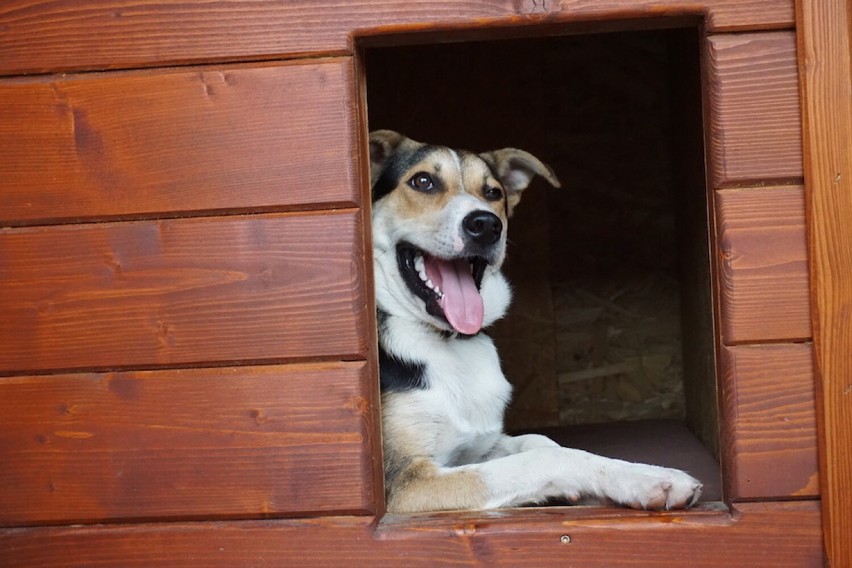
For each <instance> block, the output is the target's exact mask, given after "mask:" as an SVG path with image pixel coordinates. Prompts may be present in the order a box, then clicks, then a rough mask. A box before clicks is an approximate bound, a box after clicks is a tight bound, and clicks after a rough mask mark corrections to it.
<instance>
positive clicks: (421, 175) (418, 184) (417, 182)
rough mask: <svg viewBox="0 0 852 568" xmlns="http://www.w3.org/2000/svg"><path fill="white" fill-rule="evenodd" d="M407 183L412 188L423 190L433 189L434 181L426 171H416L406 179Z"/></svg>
mask: <svg viewBox="0 0 852 568" xmlns="http://www.w3.org/2000/svg"><path fill="white" fill-rule="evenodd" d="M408 185H409V186H411V188H412V189H416V190H417V191H423V192H429V191H434V189H435V181H434V180H433V179H432V176H431V175H429V174H427V173H426V172H417V173H416V174H414V176H413V177H412V178H411V179H410V180H408Z"/></svg>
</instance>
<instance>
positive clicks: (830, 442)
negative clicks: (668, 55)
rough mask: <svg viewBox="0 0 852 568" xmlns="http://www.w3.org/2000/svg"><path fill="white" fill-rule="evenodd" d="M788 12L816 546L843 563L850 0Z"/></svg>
mask: <svg viewBox="0 0 852 568" xmlns="http://www.w3.org/2000/svg"><path fill="white" fill-rule="evenodd" d="M796 15H797V29H798V51H799V69H800V77H801V79H800V80H801V93H802V107H803V108H802V110H803V118H804V161H805V191H806V206H807V208H808V227H809V235H808V236H809V252H810V258H811V282H812V298H813V305H814V309H813V313H814V321H813V327H814V345H815V352H816V385H817V393H816V394H817V413H818V424H819V426H820V429H821V432H822V436H821V437H820V474H821V481H820V483H821V487H822V488H823V489H822V491H823V494H822V500H823V524H824V535H825V546H826V552H827V556H828V562H829V565H830V566H837V567H839V566H852V539H850V538H849V535H850V534H852V452H850V451H849V449H850V448H852V88H851V87H850V85H852V69H850V48H852V45H850V36H852V29H850V28H852V5H850V4H849V0H820V1H815V0H797V1H796Z"/></svg>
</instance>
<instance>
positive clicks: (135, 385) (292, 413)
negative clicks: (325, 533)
mask: <svg viewBox="0 0 852 568" xmlns="http://www.w3.org/2000/svg"><path fill="white" fill-rule="evenodd" d="M365 370H366V365H365V364H364V363H325V364H314V365H293V366H268V367H239V368H220V369H216V368H214V369H191V370H168V371H148V372H135V373H107V374H76V375H73V374H72V375H52V376H50V375H45V376H27V377H7V378H2V379H0V455H2V456H3V467H2V468H0V526H10V525H12V526H14V525H30V524H34V523H35V524H37V523H71V522H78V521H87V522H92V521H100V520H116V519H134V518H135V519H139V518H158V519H167V518H184V519H187V518H204V517H206V518H220V519H221V518H227V517H234V516H237V517H256V518H260V517H265V516H269V515H281V514H284V513H288V514H307V513H310V514H311V515H316V514H318V513H327V512H335V511H336V512H356V511H371V510H374V509H373V508H374V507H375V502H374V499H375V497H376V492H375V491H374V488H373V487H370V486H369V485H368V484H367V481H368V480H369V479H370V478H369V476H368V475H367V472H368V471H369V468H370V467H371V464H372V460H373V456H372V453H373V452H374V451H375V450H376V448H374V447H372V446H371V444H370V443H369V441H370V439H371V437H370V436H369V434H368V431H369V429H370V428H371V424H369V422H370V418H369V417H370V413H371V411H370V402H369V399H368V398H367V393H369V392H370V391H371V389H370V387H369V385H368V381H371V380H372V377H371V376H370V375H369V373H367V372H365ZM380 492H381V491H379V492H378V493H380ZM0 557H3V552H2V551H0ZM0 564H3V562H2V561H0Z"/></svg>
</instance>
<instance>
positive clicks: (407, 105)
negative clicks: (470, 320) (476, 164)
mask: <svg viewBox="0 0 852 568" xmlns="http://www.w3.org/2000/svg"><path fill="white" fill-rule="evenodd" d="M819 7H820V8H822V9H823V11H819V12H818V11H817V7H816V6H811V5H809V4H806V3H802V5H800V6H798V10H797V11H796V10H794V6H793V3H792V1H790V0H764V1H762V2H743V1H732V0H701V1H699V2H694V3H682V2H678V1H676V0H658V1H656V2H650V3H649V2H638V1H636V2H633V1H631V0H622V1H618V2H608V3H595V2H592V3H582V2H561V3H560V2H554V3H549V2H521V1H513V2H503V1H493V2H480V3H469V2H456V1H451V2H433V1H427V0H424V1H413V2H407V3H405V4H404V5H403V4H398V3H397V4H394V3H382V2H372V1H366V2H360V3H315V2H284V3H278V2H260V3H248V4H247V3H231V2H224V3H218V4H210V3H201V2H195V1H193V2H160V3H157V4H149V3H144V2H118V3H111V4H103V3H97V2H52V3H24V2H19V1H17V0H13V1H10V2H6V3H5V4H4V5H3V7H2V8H0V30H1V31H2V33H0V150H2V151H0V482H2V483H0V565H8V566H36V565H39V566H41V565H80V566H86V565H120V566H175V565H183V564H187V565H200V566H228V567H231V566H243V565H246V566H248V565H251V566H279V565H286V566H291V565H369V566H373V565H394V566H397V565H406V566H408V565H418V566H419V565H423V566H433V565H440V564H444V563H446V564H449V563H454V564H459V565H518V564H519V563H521V562H523V563H525V564H535V565H547V564H553V565H582V566H610V565H615V564H619V563H632V564H634V565H642V566H667V565H668V566H681V565H684V564H685V563H686V562H689V564H690V565H698V566H721V565H730V566H796V567H800V566H822V565H824V563H825V561H826V559H828V560H829V561H830V562H831V563H832V565H833V566H844V565H846V564H848V563H852V547H850V544H849V543H848V539H847V538H846V535H848V534H850V531H852V527H850V516H849V513H848V511H850V510H852V497H850V495H852V491H850V490H849V483H850V479H852V472H850V467H849V464H850V460H849V457H848V453H846V451H847V450H845V448H848V447H849V442H850V440H852V427H850V423H849V418H848V417H849V416H852V412H850V411H849V404H850V403H849V402H848V400H847V399H848V396H847V395H848V393H849V389H850V387H849V385H848V376H849V373H850V372H851V371H850V356H849V353H852V339H850V337H851V336H850V334H849V333H848V329H849V328H848V326H849V323H848V319H849V318H848V310H849V305H850V304H851V303H852V289H851V288H850V284H849V282H848V280H849V279H848V278H846V277H845V276H844V274H845V273H848V272H850V271H852V259H850V257H849V251H848V250H847V249H848V242H850V239H852V235H850V232H852V206H850V203H849V200H848V194H849V193H850V192H852V188H850V183H852V182H850V180H852V153H850V151H849V144H850V142H849V140H852V103H850V99H849V92H848V84H849V81H850V68H849V49H848V47H849V36H850V33H849V21H850V20H849V7H848V6H847V5H846V4H845V3H844V2H843V1H842V0H833V1H831V2H825V3H820V6H819ZM794 12H795V13H794ZM837 46H841V47H844V48H845V51H844V49H839V50H838V49H837ZM372 128H394V129H397V130H400V131H403V132H405V133H406V134H407V135H409V136H411V137H414V138H418V139H422V140H424V141H429V142H436V143H441V144H448V145H454V146H459V147H467V148H471V149H476V150H485V149H489V148H491V147H501V146H508V145H512V146H518V147H522V148H525V149H527V150H530V151H532V152H533V153H534V154H536V155H538V156H539V157H541V158H542V159H543V160H544V161H546V162H548V163H550V164H551V165H552V166H553V167H554V169H555V170H556V171H557V173H558V175H559V177H560V179H561V181H562V183H563V186H564V187H563V189H560V190H552V189H550V188H546V187H544V186H541V187H533V188H531V189H530V190H528V193H527V194H525V197H524V201H523V202H522V203H521V205H520V207H519V209H518V212H517V214H516V215H515V217H513V219H512V221H511V229H510V233H509V235H510V240H511V241H512V245H511V249H510V251H509V260H508V261H507V266H506V269H507V271H508V273H509V276H510V279H511V280H512V282H513V283H514V286H515V297H516V302H515V304H514V307H513V312H512V313H511V314H510V317H509V318H507V320H505V321H504V322H501V323H500V324H499V325H498V326H497V327H496V328H495V329H494V330H493V334H494V336H495V339H496V341H497V342H498V344H499V346H500V349H501V353H502V354H503V360H504V366H505V368H506V371H507V376H508V378H509V379H510V380H512V381H513V382H515V393H516V401H515V406H513V408H512V409H511V411H510V414H509V416H508V427H509V428H511V429H513V430H519V431H520V430H535V431H545V432H547V433H549V434H551V435H553V436H554V437H555V438H557V439H560V441H563V442H565V443H566V444H571V445H574V446H576V447H586V448H588V449H592V450H596V451H599V452H600V453H603V454H605V455H613V456H615V457H626V458H630V459H641V460H647V461H652V462H655V463H661V464H664V465H672V466H677V467H682V468H685V469H688V470H690V471H693V472H696V473H698V472H700V473H699V476H700V477H701V478H702V480H703V481H704V482H705V487H706V492H705V497H704V499H703V500H702V502H701V503H700V504H699V505H698V506H696V507H695V508H693V509H690V510H687V511H663V512H646V511H633V510H627V509H621V508H613V507H585V506H574V507H569V506H561V505H560V504H554V505H552V506H546V507H529V508H520V509H512V510H500V511H488V512H478V511H459V512H446V513H434V514H420V515H407V516H406V515H388V514H386V513H385V510H384V490H383V477H382V462H381V443H380V439H381V431H380V420H379V416H380V398H379V392H378V377H377V361H376V349H375V343H376V325H375V306H374V302H373V298H372V287H371V286H372V282H371V270H372V265H371V258H370V256H371V252H370V251H371V247H370V243H371V238H370V230H369V229H370V215H369V213H370V203H369V187H368V185H369V184H368V181H367V180H368V173H367V161H368V160H367V157H366V149H365V148H366V145H365V143H366V134H367V131H368V129H372ZM803 140H804V145H803V142H802V141H803ZM803 148H804V151H803Z"/></svg>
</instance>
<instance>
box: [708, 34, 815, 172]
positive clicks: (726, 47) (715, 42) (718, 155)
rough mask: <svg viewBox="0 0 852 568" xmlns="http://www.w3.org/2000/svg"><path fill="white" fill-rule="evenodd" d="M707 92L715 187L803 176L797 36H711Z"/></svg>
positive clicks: (711, 162) (711, 166)
mask: <svg viewBox="0 0 852 568" xmlns="http://www.w3.org/2000/svg"><path fill="white" fill-rule="evenodd" d="M707 88H708V98H709V104H710V111H709V112H710V116H709V125H708V127H709V148H708V151H709V168H710V170H709V174H710V180H711V184H712V185H713V187H730V186H736V185H752V184H753V183H754V182H755V181H760V180H780V179H790V178H794V179H799V178H801V177H802V146H801V138H802V136H801V134H802V125H801V110H800V108H799V87H798V72H797V69H796V38H795V34H794V33H793V32H773V33H755V34H742V35H716V36H711V37H709V38H708V40H707Z"/></svg>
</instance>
